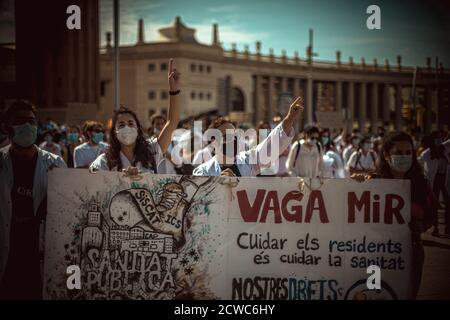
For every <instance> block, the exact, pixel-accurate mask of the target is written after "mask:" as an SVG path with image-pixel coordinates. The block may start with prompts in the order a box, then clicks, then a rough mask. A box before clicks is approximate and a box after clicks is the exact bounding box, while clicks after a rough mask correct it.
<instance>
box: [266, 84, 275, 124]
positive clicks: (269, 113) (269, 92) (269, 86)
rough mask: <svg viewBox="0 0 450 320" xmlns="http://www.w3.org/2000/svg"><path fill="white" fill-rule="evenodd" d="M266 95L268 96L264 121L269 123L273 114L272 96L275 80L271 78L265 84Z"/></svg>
mask: <svg viewBox="0 0 450 320" xmlns="http://www.w3.org/2000/svg"><path fill="white" fill-rule="evenodd" d="M267 95H268V97H267V98H268V99H267V100H268V104H267V113H266V115H265V117H266V120H268V121H269V122H271V121H272V119H273V114H274V103H273V99H274V95H275V79H274V77H272V76H269V78H268V82H267Z"/></svg>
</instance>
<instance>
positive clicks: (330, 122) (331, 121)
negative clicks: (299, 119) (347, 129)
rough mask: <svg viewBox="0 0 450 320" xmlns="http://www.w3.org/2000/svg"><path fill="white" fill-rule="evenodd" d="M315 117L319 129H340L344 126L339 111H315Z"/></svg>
mask: <svg viewBox="0 0 450 320" xmlns="http://www.w3.org/2000/svg"><path fill="white" fill-rule="evenodd" d="M316 117H317V123H318V125H319V126H320V127H321V128H328V129H342V128H343V127H344V126H345V124H344V117H343V114H342V112H341V111H317V112H316Z"/></svg>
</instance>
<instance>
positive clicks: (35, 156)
mask: <svg viewBox="0 0 450 320" xmlns="http://www.w3.org/2000/svg"><path fill="white" fill-rule="evenodd" d="M5 128H6V131H7V133H8V136H9V139H10V140H11V145H8V146H6V147H4V148H2V149H0V204H1V205H0V300H3V299H19V300H22V299H41V298H42V274H41V270H42V261H41V256H42V251H43V238H44V225H45V224H44V221H45V215H46V209H47V206H46V203H47V201H46V199H47V181H48V180H47V174H48V172H49V171H50V170H52V169H53V168H56V167H60V168H66V164H65V162H64V160H63V159H61V157H59V156H57V155H55V154H52V153H50V152H47V151H45V150H42V149H40V148H39V147H38V146H37V145H36V144H35V142H36V135H37V118H36V111H35V108H34V106H33V105H32V104H31V103H29V102H28V101H25V100H18V101H15V102H13V103H12V105H11V106H10V108H9V109H8V110H7V111H6V113H5Z"/></svg>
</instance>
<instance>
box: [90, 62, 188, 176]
mask: <svg viewBox="0 0 450 320" xmlns="http://www.w3.org/2000/svg"><path fill="white" fill-rule="evenodd" d="M179 80H180V73H179V72H178V71H177V69H175V68H174V67H173V59H170V62H169V72H168V81H169V88H170V91H169V94H170V100H169V112H168V120H167V122H166V124H165V125H164V127H163V129H162V130H161V132H160V133H159V135H158V137H157V138H153V139H150V140H146V139H145V136H144V131H143V129H142V126H141V124H140V122H139V119H138V118H137V115H136V113H135V112H133V111H132V110H130V109H128V108H126V107H121V108H120V109H119V110H118V111H116V112H115V114H114V117H113V121H112V130H111V135H110V147H109V149H108V150H107V152H106V153H104V154H102V155H100V156H99V157H98V158H97V159H95V161H94V162H93V163H92V164H91V166H90V168H89V169H90V170H91V171H96V170H107V171H123V172H125V174H126V175H130V176H134V175H137V174H138V173H140V172H149V173H157V171H158V165H159V164H160V162H161V161H162V160H163V159H164V153H165V152H166V151H167V148H168V147H169V145H170V142H171V139H172V133H173V131H174V130H175V129H176V128H177V126H178V122H179V117H180V116H179V107H178V105H179V98H178V95H179V93H180V89H179ZM160 173H161V172H160ZM162 173H164V172H162Z"/></svg>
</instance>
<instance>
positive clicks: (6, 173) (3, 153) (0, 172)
mask: <svg viewBox="0 0 450 320" xmlns="http://www.w3.org/2000/svg"><path fill="white" fill-rule="evenodd" d="M9 149H10V145H8V146H6V147H4V148H2V149H0V204H1V205H0V282H1V280H2V276H3V274H4V272H5V268H6V263H7V261H8V256H9V245H10V244H9V238H10V227H11V216H12V202H11V189H12V187H13V185H14V173H13V165H12V160H11V155H10V153H9ZM55 167H58V168H66V167H67V166H66V163H65V162H64V160H63V159H62V158H61V157H59V156H57V155H54V154H52V153H50V152H47V151H45V150H42V149H40V148H38V157H37V160H36V169H35V171H34V180H33V212H34V214H35V215H36V214H37V211H38V209H39V206H40V205H41V202H42V201H43V200H44V199H45V197H46V196H47V182H48V177H47V173H48V171H49V170H51V169H53V168H55ZM43 231H44V230H43V227H41V235H40V241H41V246H42V243H43Z"/></svg>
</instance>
